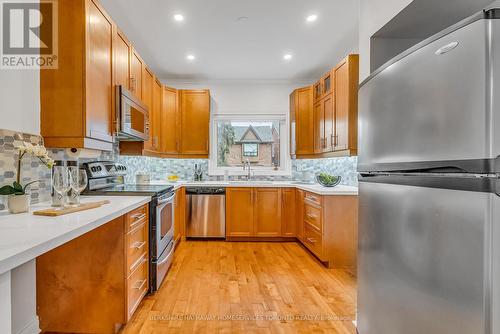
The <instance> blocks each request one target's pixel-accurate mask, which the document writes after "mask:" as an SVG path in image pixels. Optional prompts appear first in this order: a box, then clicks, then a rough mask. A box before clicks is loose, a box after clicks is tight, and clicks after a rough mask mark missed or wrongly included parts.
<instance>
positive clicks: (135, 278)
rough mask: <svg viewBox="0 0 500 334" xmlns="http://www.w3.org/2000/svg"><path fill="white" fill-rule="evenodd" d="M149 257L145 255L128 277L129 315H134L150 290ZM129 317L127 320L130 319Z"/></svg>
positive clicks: (129, 316)
mask: <svg viewBox="0 0 500 334" xmlns="http://www.w3.org/2000/svg"><path fill="white" fill-rule="evenodd" d="M148 287H149V284H148V258H147V255H144V257H143V259H142V262H141V264H140V265H139V266H138V267H137V269H136V270H135V271H134V272H133V273H132V275H130V277H129V278H128V279H127V316H128V319H130V318H131V317H132V315H133V314H134V312H135V310H136V309H137V307H138V306H139V304H140V303H141V300H142V298H144V296H145V295H146V293H147V291H148ZM128 319H127V320H128Z"/></svg>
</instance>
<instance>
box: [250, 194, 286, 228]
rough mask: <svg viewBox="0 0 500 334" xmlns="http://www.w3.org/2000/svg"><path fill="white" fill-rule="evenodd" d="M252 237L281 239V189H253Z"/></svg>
mask: <svg viewBox="0 0 500 334" xmlns="http://www.w3.org/2000/svg"><path fill="white" fill-rule="evenodd" d="M253 191H254V196H255V202H254V207H253V209H254V214H253V217H254V222H253V227H254V235H255V236H256V237H281V189H279V188H254V190H253Z"/></svg>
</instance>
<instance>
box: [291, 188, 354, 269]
mask: <svg viewBox="0 0 500 334" xmlns="http://www.w3.org/2000/svg"><path fill="white" fill-rule="evenodd" d="M298 201H299V205H300V206H301V210H300V211H301V213H302V214H301V215H302V219H303V220H302V224H299V225H301V229H302V231H301V232H298V233H297V235H299V234H302V238H299V240H301V241H302V243H303V244H304V246H306V247H307V248H308V249H309V250H310V251H311V252H312V253H313V254H314V255H316V257H317V258H318V259H320V260H321V261H322V262H324V263H325V264H326V265H327V266H328V267H329V268H345V269H352V270H354V269H355V268H356V265H357V244H358V197H357V196H319V195H316V194H312V193H309V192H305V193H304V195H303V196H302V195H299V196H298Z"/></svg>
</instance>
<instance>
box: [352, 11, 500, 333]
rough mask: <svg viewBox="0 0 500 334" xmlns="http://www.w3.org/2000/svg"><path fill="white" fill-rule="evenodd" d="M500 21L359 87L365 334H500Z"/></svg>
mask: <svg viewBox="0 0 500 334" xmlns="http://www.w3.org/2000/svg"><path fill="white" fill-rule="evenodd" d="M499 18H500V11H499V10H497V9H495V10H490V11H485V12H482V13H480V14H478V15H475V16H474V17H471V18H469V19H467V20H465V21H463V22H460V23H459V24H457V25H455V26H453V27H450V28H449V29H447V30H445V31H443V32H441V33H439V34H437V35H435V36H433V37H431V38H429V39H427V40H425V41H424V42H422V43H420V44H418V45H416V46H415V47H413V48H411V49H410V50H408V51H406V52H404V53H403V54H401V55H400V56H398V57H396V58H395V59H393V60H392V61H390V62H389V63H387V64H385V65H384V66H383V67H382V68H381V69H379V70H377V71H376V72H375V73H373V74H372V75H371V76H370V77H369V78H368V79H367V80H365V81H364V82H363V83H362V84H361V88H360V110H359V126H360V129H359V133H360V135H359V166H358V169H359V181H360V183H359V194H360V207H359V254H358V318H357V325H358V331H359V333H360V334H400V333H405V334H417V333H418V334H421V333H426V334H438V333H440V334H441V333H454V334H469V333H470V334H472V333H474V334H477V333H488V334H493V333H500V224H499V222H500V197H499V195H500V178H499V177H500V157H499V155H500V20H499Z"/></svg>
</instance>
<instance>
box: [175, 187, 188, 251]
mask: <svg viewBox="0 0 500 334" xmlns="http://www.w3.org/2000/svg"><path fill="white" fill-rule="evenodd" d="M185 213H186V191H185V189H184V187H182V188H179V189H177V190H176V191H175V206H174V242H175V243H176V244H177V243H178V242H179V241H180V240H181V239H182V238H185V236H186V231H185V228H186V223H185V222H186V220H185V217H186V216H185Z"/></svg>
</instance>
